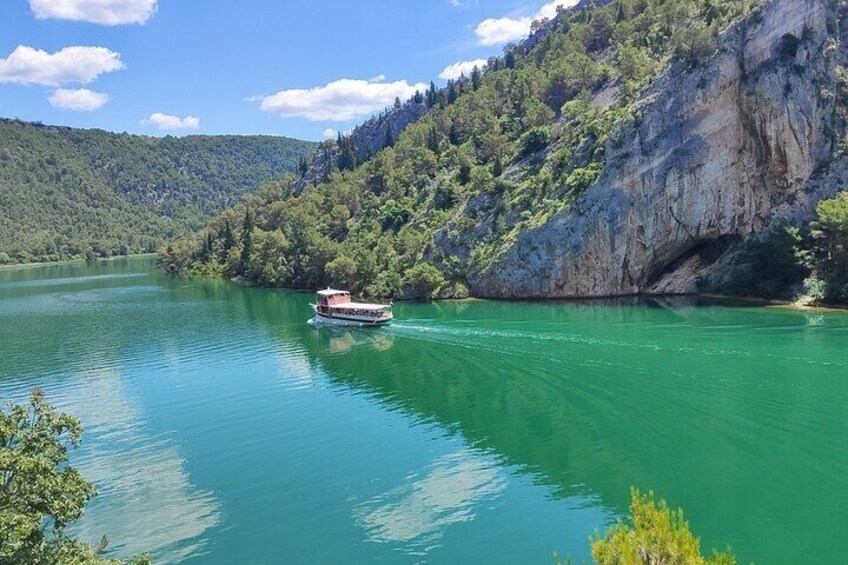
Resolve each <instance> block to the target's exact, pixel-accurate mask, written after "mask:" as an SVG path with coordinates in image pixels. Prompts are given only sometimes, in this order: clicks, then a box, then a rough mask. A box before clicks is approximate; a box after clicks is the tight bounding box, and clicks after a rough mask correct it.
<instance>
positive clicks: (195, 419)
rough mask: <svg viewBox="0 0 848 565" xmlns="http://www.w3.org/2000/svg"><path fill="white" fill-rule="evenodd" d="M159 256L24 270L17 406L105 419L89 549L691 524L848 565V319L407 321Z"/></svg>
mask: <svg viewBox="0 0 848 565" xmlns="http://www.w3.org/2000/svg"><path fill="white" fill-rule="evenodd" d="M310 299H311V296H310V295H308V294H303V293H296V292H287V291H271V290H264V289H253V288H244V287H240V286H238V285H235V284H232V283H228V282H223V281H204V280H184V279H171V278H168V277H165V276H163V275H160V274H158V273H157V272H156V271H155V264H154V262H153V260H152V259H150V258H146V259H129V260H122V261H114V262H109V263H98V264H94V265H82V264H65V265H55V266H48V267H39V268H32V269H24V270H8V271H0V397H2V398H3V399H9V398H13V399H21V398H24V397H25V396H26V394H27V392H28V391H29V390H30V389H31V388H32V387H34V386H41V387H43V388H44V389H45V391H46V392H47V395H48V398H49V399H50V400H51V401H52V402H54V403H55V404H57V405H59V406H61V407H62V408H63V409H65V410H67V411H70V412H73V413H74V414H76V415H77V416H79V417H80V418H81V420H82V421H83V424H84V426H85V428H86V432H87V434H86V437H85V440H84V443H83V447H82V448H81V449H80V450H78V451H77V452H76V453H75V454H74V463H75V464H76V465H77V466H78V467H79V468H80V469H81V470H82V471H83V473H84V474H85V475H86V477H88V478H89V479H90V480H92V481H94V482H95V484H96V485H97V487H98V490H99V495H98V496H97V497H96V498H95V499H94V500H93V501H92V503H91V505H90V506H89V508H88V510H87V512H86V515H85V517H84V519H83V520H82V521H81V523H80V524H79V526H78V527H77V533H79V534H80V535H82V536H83V537H85V538H87V539H91V540H96V539H98V538H99V536H100V535H101V534H106V535H107V536H109V538H110V539H111V540H112V542H113V549H114V550H115V552H116V553H117V554H118V555H124V556H126V555H130V554H132V553H134V552H138V551H142V550H150V551H151V552H152V553H153V555H154V557H155V558H156V560H157V562H159V563H172V562H184V563H204V564H207V563H209V564H218V563H220V564H229V563H236V562H238V563H269V562H285V563H338V562H347V563H365V562H367V563H371V562H377V563H468V562H486V563H551V562H552V559H551V554H552V553H553V552H554V551H558V552H559V553H560V554H568V555H571V556H573V557H575V558H576V559H577V560H578V562H579V560H581V559H586V558H588V543H587V538H588V537H589V536H590V535H591V534H592V533H593V532H594V531H596V530H598V529H603V528H605V527H606V526H607V525H608V524H610V523H612V522H614V521H615V520H616V519H617V518H618V517H620V516H622V515H624V514H625V513H626V511H627V504H628V501H629V492H628V491H629V487H630V485H636V486H638V487H640V488H643V489H648V488H651V489H654V490H655V491H657V492H658V493H659V494H660V495H661V496H663V497H665V498H667V499H668V500H669V501H670V502H672V503H673V504H675V505H682V506H684V507H685V508H686V511H687V514H688V517H689V519H690V522H691V524H692V527H693V529H694V530H695V531H696V532H697V533H698V534H699V535H701V536H702V538H703V541H704V543H705V544H707V545H711V546H720V547H724V546H726V545H731V546H732V547H733V548H734V549H735V551H736V552H737V554H738V555H739V556H740V557H741V558H742V562H748V561H754V562H756V563H759V564H766V563H777V564H781V563H787V564H788V563H799V562H809V563H825V562H839V561H841V560H842V556H844V555H846V554H848V539H846V538H845V537H844V535H842V534H843V532H844V531H846V529H848V512H846V511H845V508H846V503H848V500H846V499H848V429H846V428H848V382H846V380H847V379H848V356H846V352H848V348H847V347H846V345H848V316H844V315H841V314H824V313H800V312H793V311H784V310H775V309H767V308H756V307H729V306H720V305H711V306H706V305H702V306H695V305H692V304H688V303H685V302H679V301H648V302H640V303H633V302H629V301H628V302H619V303H603V302H591V303H506V302H486V301H469V302H448V303H437V304H406V303H404V304H398V305H396V307H395V315H396V317H397V320H396V322H395V323H393V324H392V325H391V326H388V327H385V328H368V329H352V330H333V329H330V328H314V327H312V326H309V325H307V324H306V323H305V322H306V320H307V319H308V318H309V317H310V309H309V305H308V304H309V301H310Z"/></svg>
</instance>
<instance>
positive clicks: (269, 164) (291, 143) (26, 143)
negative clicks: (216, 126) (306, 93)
mask: <svg viewBox="0 0 848 565" xmlns="http://www.w3.org/2000/svg"><path fill="white" fill-rule="evenodd" d="M314 148H315V144H313V143H311V142H306V141H299V140H295V139H288V138H284V137H273V136H202V135H193V136H187V137H179V138H177V137H170V136H169V137H164V138H155V137H145V136H137V135H127V134H114V133H109V132H105V131H101V130H83V129H73V128H66V127H54V126H44V125H41V124H36V123H27V122H21V121H17V120H6V119H2V120H0V263H2V262H29V261H42V260H48V261H49V260H56V259H64V258H69V257H74V256H79V255H81V254H85V253H86V252H91V253H94V254H96V255H101V256H106V255H112V254H118V253H134V252H142V251H153V250H155V249H156V247H158V246H159V245H161V244H162V242H163V241H166V240H169V239H173V238H175V237H180V236H183V235H185V234H187V233H190V232H191V231H195V230H197V229H200V228H201V227H202V226H203V225H204V223H205V222H206V221H208V219H209V218H210V217H211V216H213V215H214V214H216V213H219V212H221V211H222V210H223V209H225V208H226V207H228V206H233V205H235V204H236V203H237V202H238V201H239V199H240V198H241V197H242V196H243V195H244V194H246V193H248V192H250V191H252V190H256V189H257V188H258V186H259V185H260V184H261V183H262V182H265V181H269V180H276V179H279V178H280V177H281V176H282V175H284V174H286V173H288V172H291V171H294V170H295V168H296V165H297V162H298V160H299V159H301V158H303V157H304V156H305V155H308V154H310V153H311V152H312V151H314Z"/></svg>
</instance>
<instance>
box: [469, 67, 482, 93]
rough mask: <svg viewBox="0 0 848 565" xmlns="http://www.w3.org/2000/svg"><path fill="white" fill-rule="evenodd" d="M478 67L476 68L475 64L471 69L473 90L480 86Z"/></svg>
mask: <svg viewBox="0 0 848 565" xmlns="http://www.w3.org/2000/svg"><path fill="white" fill-rule="evenodd" d="M481 78H482V77H481V73H480V69H479V68H477V65H474V68H473V69H472V70H471V88H472V89H473V90H477V89H478V88H480V79H481Z"/></svg>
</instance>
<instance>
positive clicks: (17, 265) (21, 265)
mask: <svg viewBox="0 0 848 565" xmlns="http://www.w3.org/2000/svg"><path fill="white" fill-rule="evenodd" d="M156 255H158V253H134V254H132V255H114V256H112V257H98V258H97V259H95V260H94V261H92V262H93V263H98V262H104V263H105V262H108V261H117V260H120V259H141V258H144V257H155V256H156ZM86 261H87V260H86V259H85V258H84V257H80V258H79V259H63V260H61V261H38V262H35V263H15V264H12V265H0V271H16V270H20V269H33V268H36V267H49V266H52V265H74V264H84V263H86Z"/></svg>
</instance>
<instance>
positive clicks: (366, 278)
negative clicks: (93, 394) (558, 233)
mask: <svg viewBox="0 0 848 565" xmlns="http://www.w3.org/2000/svg"><path fill="white" fill-rule="evenodd" d="M757 5H758V2H755V1H753V0H752V1H739V0H615V1H614V2H609V3H604V5H601V6H599V7H594V6H593V7H589V8H586V9H580V10H572V11H564V12H561V13H560V14H559V15H558V17H557V18H556V19H555V20H553V21H552V22H545V21H542V22H536V23H534V29H535V30H537V31H539V30H541V31H544V33H538V34H537V36H536V40H534V41H531V42H528V43H527V44H523V45H511V46H508V47H507V48H506V49H505V54H504V56H502V57H498V58H492V59H490V60H489V61H488V64H487V66H486V68H485V71H483V70H481V69H478V70H475V71H474V72H473V73H471V76H469V77H467V78H461V79H459V80H457V81H452V82H449V83H448V85H447V87H445V88H443V89H439V90H437V89H436V88H435V87H433V86H431V88H430V89H429V90H428V91H427V92H423V93H417V94H416V95H415V96H414V97H413V100H412V102H413V103H426V104H427V105H428V106H429V107H430V111H429V112H428V113H427V114H426V116H425V117H424V118H422V119H421V120H419V121H418V122H416V123H414V124H412V125H410V126H409V127H407V128H406V129H405V130H404V131H403V132H400V133H397V134H396V133H395V132H391V135H386V142H385V145H386V147H385V148H384V149H383V150H382V151H380V152H378V153H377V154H376V155H374V156H373V157H371V158H370V159H368V160H367V161H365V162H362V163H359V162H357V160H356V155H357V152H356V150H355V149H356V148H355V147H352V146H351V145H352V143H353V140H352V139H351V138H340V139H339V141H338V143H337V145H338V150H339V151H340V153H341V157H342V158H341V159H338V160H337V166H336V167H335V170H332V171H329V172H328V173H327V174H326V175H325V178H324V179H323V182H320V183H317V184H315V185H309V186H307V187H306V188H305V189H303V190H300V189H299V188H297V187H298V186H300V185H299V184H298V183H297V180H298V179H297V178H295V177H291V178H288V179H284V180H282V181H279V182H274V183H269V184H266V185H265V186H264V187H263V188H262V190H261V191H260V192H258V193H256V194H255V195H252V196H251V197H250V198H248V199H246V200H245V201H244V202H243V203H242V204H240V205H239V206H237V207H236V208H234V209H230V210H228V211H226V212H224V213H223V214H221V215H219V216H218V217H216V218H215V219H214V220H212V222H211V223H210V224H209V225H208V226H207V227H206V228H205V229H204V230H201V231H200V232H198V233H196V234H194V235H192V236H190V237H188V238H184V239H182V240H179V241H176V242H174V243H172V244H171V245H169V246H168V247H167V248H166V249H163V250H162V252H161V259H162V264H163V267H164V268H165V269H166V270H167V271H169V272H173V273H195V274H202V275H207V276H223V277H234V276H240V277H243V278H245V279H248V280H251V281H256V282H258V283H259V284H262V285H267V286H281V287H296V288H315V287H319V286H323V285H327V284H332V285H337V286H341V287H345V288H349V289H351V290H352V291H354V292H357V293H360V294H363V295H368V296H380V297H389V296H402V297H424V298H431V297H463V296H466V295H467V285H466V280H467V276H468V274H469V273H473V272H475V271H477V272H485V269H487V267H488V266H489V265H490V263H491V261H492V259H493V258H494V257H497V256H498V254H499V253H500V252H501V250H502V249H504V247H505V246H506V245H507V244H508V243H509V242H510V241H511V240H512V239H513V238H515V236H516V234H518V233H519V232H520V231H521V230H523V229H527V228H529V227H532V226H535V225H538V224H539V223H541V222H543V221H545V220H546V219H547V218H549V217H550V216H551V215H553V214H555V213H556V212H558V211H560V210H562V209H564V208H565V207H568V206H570V205H571V204H572V203H574V202H575V200H576V199H577V198H578V197H579V196H580V195H581V194H582V192H583V191H584V190H585V189H586V188H587V187H588V186H589V185H591V184H592V183H593V182H594V181H595V180H596V178H597V177H598V175H599V174H600V172H601V170H602V169H603V167H604V165H605V147H606V146H607V144H608V143H615V139H616V135H617V134H618V132H619V131H620V130H621V127H622V124H626V123H627V121H628V120H633V119H635V117H634V107H635V103H636V101H637V100H638V96H639V92H640V91H641V90H642V89H643V88H644V87H645V86H647V85H648V84H649V83H650V82H651V81H652V79H654V78H655V77H657V76H658V74H659V73H660V72H662V71H663V70H664V69H666V68H667V67H668V66H669V65H679V66H680V68H681V69H684V70H685V69H686V68H690V67H693V66H696V65H698V64H700V62H701V61H702V60H703V59H705V58H706V57H708V56H709V55H711V54H712V53H713V52H714V50H715V37H716V34H717V33H718V32H719V31H720V30H721V29H723V28H724V27H726V26H727V25H728V24H729V23H730V22H731V21H732V20H733V19H735V18H737V17H740V16H743V15H745V14H747V13H749V12H750V11H751V10H757V9H759V8H757ZM301 184H302V183H301ZM479 225H482V226H483V227H484V228H485V235H483V236H482V237H481V236H480V235H479V234H480V233H481V230H479V229H477V230H476V234H475V236H474V237H475V240H474V241H473V242H472V244H473V246H474V247H473V249H472V251H471V252H470V253H468V254H467V256H462V257H461V256H458V255H455V254H452V253H444V252H443V251H442V249H443V248H441V247H439V246H437V245H434V243H433V242H434V239H438V238H440V237H455V236H457V235H460V236H461V235H462V234H465V233H469V232H470V231H471V229H472V228H474V227H475V226H479Z"/></svg>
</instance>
